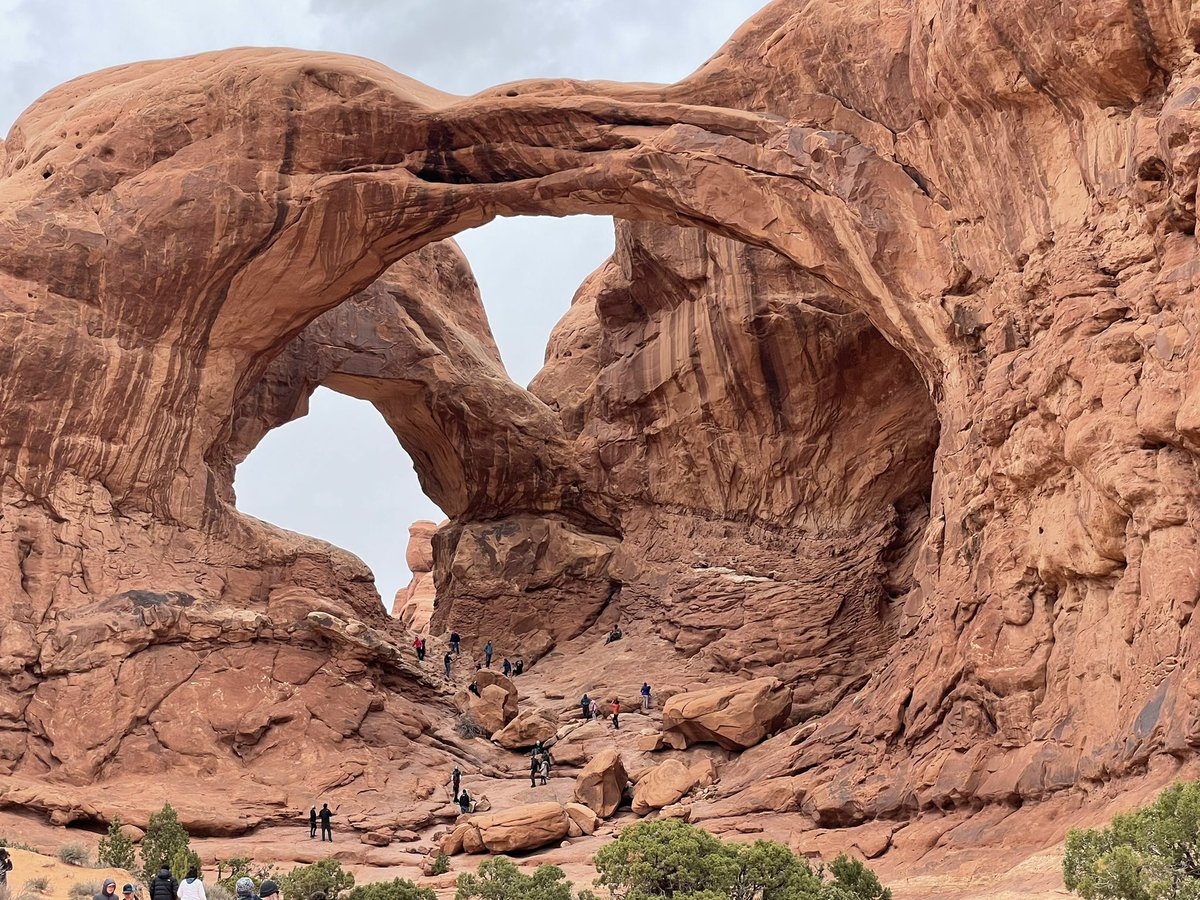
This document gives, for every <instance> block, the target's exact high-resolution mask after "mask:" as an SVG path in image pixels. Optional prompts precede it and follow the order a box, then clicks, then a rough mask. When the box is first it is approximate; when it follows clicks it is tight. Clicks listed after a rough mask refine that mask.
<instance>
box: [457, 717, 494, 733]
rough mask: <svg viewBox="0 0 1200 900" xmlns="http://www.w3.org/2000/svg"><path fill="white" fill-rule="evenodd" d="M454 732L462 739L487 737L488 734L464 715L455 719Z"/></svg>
mask: <svg viewBox="0 0 1200 900" xmlns="http://www.w3.org/2000/svg"><path fill="white" fill-rule="evenodd" d="M454 730H455V731H457V732H458V736H459V737H462V738H468V739H470V738H477V737H489V735H488V733H487V732H485V731H484V730H483V729H482V728H480V727H479V725H478V724H477V723H476V721H475V720H474V719H472V718H471V717H470V716H468V715H465V714H464V715H461V716H459V717H458V718H457V719H455V721H454Z"/></svg>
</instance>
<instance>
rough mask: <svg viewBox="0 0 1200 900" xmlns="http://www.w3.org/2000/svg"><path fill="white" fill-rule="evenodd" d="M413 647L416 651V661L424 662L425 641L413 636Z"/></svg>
mask: <svg viewBox="0 0 1200 900" xmlns="http://www.w3.org/2000/svg"><path fill="white" fill-rule="evenodd" d="M413 649H414V650H416V651H417V662H424V661H425V642H424V641H423V640H421V638H420V637H415V638H413Z"/></svg>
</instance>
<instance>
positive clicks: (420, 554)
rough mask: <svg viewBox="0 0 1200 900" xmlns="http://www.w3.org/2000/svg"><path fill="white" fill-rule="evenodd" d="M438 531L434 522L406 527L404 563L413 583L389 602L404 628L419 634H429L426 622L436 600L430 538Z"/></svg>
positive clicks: (393, 613) (431, 540) (431, 616)
mask: <svg viewBox="0 0 1200 900" xmlns="http://www.w3.org/2000/svg"><path fill="white" fill-rule="evenodd" d="M437 529H438V526H437V524H436V523H435V522H430V521H428V520H426V519H422V520H421V521H419V522H414V523H413V524H412V525H411V526H410V527H409V529H408V549H407V551H406V552H405V554H404V560H405V562H406V563H407V564H408V569H409V571H410V572H412V581H410V582H409V583H408V586H407V587H404V588H401V589H400V590H399V591H397V592H396V597H395V599H394V600H393V602H392V615H393V616H395V617H396V618H397V619H399V620H400V622H401V624H402V625H404V627H405V628H407V629H409V630H410V631H415V632H416V633H417V634H422V635H424V634H428V633H429V620H430V619H432V618H433V606H434V602H435V600H436V599H437V589H436V588H435V587H434V585H433V536H434V534H436V533H437Z"/></svg>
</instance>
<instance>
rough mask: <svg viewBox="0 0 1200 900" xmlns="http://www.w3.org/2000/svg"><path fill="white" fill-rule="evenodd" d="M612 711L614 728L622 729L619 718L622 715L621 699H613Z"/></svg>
mask: <svg viewBox="0 0 1200 900" xmlns="http://www.w3.org/2000/svg"><path fill="white" fill-rule="evenodd" d="M612 711H613V718H612V723H613V728H620V727H621V722H620V718H619V717H620V715H621V698H620V697H613V702H612Z"/></svg>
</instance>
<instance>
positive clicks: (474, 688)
mask: <svg viewBox="0 0 1200 900" xmlns="http://www.w3.org/2000/svg"><path fill="white" fill-rule="evenodd" d="M467 690H468V691H470V692H471V693H472V694H474V695H475V696H476V697H478V696H480V693H479V682H478V681H472V682H471V683H470V684H468V685H467Z"/></svg>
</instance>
